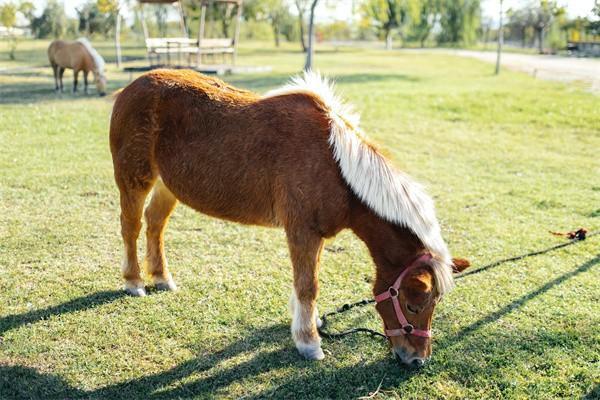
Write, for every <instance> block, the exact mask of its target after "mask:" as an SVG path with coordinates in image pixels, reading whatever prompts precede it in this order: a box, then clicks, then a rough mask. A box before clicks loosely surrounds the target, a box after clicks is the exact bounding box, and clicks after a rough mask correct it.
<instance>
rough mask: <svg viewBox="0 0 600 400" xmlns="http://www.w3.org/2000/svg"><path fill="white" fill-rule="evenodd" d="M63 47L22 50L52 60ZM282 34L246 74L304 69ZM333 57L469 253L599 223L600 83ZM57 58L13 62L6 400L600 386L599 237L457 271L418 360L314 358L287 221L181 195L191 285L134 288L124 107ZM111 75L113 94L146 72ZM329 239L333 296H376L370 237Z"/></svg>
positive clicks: (357, 354)
mask: <svg viewBox="0 0 600 400" xmlns="http://www.w3.org/2000/svg"><path fill="white" fill-rule="evenodd" d="M45 46H46V44H45V43H38V44H36V43H35V42H29V43H24V44H23V45H22V46H21V47H20V49H21V50H20V51H21V52H22V53H20V54H23V55H24V57H23V58H24V59H26V60H33V58H36V59H40V60H42V61H41V63H42V64H43V57H41V58H39V56H38V53H37V52H38V51H44V50H43V49H45ZM264 47H265V48H262V49H261V48H259V47H252V48H246V49H242V56H241V63H243V64H255V65H265V64H267V65H271V66H273V72H271V73H266V74H256V75H238V76H229V77H226V80H227V81H229V82H231V83H233V84H235V85H238V86H240V87H244V88H248V89H252V90H256V91H259V92H264V91H266V90H268V89H270V88H273V87H276V86H277V85H280V84H281V83H283V82H284V81H286V79H287V77H288V76H289V75H291V74H294V73H296V72H297V71H298V69H299V67H300V66H301V65H302V60H303V57H302V55H301V54H300V53H298V52H296V51H295V50H293V49H291V48H289V49H283V50H279V51H275V50H272V49H270V48H268V47H267V46H264ZM28 51H29V52H30V55H29V56H27V55H25V53H27V52H28ZM0 59H1V60H2V63H3V64H2V65H3V66H8V67H10V66H11V65H12V64H11V63H10V62H7V61H6V55H5V53H0ZM316 60H317V67H318V68H319V69H320V70H321V71H322V72H324V73H326V74H327V75H331V76H333V77H335V78H336V79H337V81H338V89H339V91H340V92H341V93H342V94H343V95H344V97H345V98H347V99H348V100H349V101H351V102H352V103H354V104H355V106H356V108H357V109H358V110H360V111H361V112H362V116H363V127H364V129H365V131H366V132H367V133H368V135H369V136H370V138H371V139H372V140H373V141H375V142H377V143H379V144H380V145H381V147H382V148H383V150H384V152H385V153H386V154H387V155H388V156H389V157H390V158H391V159H392V160H393V161H394V163H395V164H396V165H397V166H398V167H399V168H401V169H403V170H405V171H407V172H409V173H410V174H412V175H413V176H415V177H416V178H418V179H419V180H421V181H423V182H424V183H426V185H427V186H428V188H429V191H430V193H431V194H432V195H433V196H434V197H435V199H436V204H437V209H438V215H439V217H440V220H441V223H442V228H443V231H444V235H445V237H446V239H447V241H448V243H449V246H450V247H451V249H452V251H453V253H454V254H455V255H457V256H464V257H467V258H470V259H471V261H472V262H473V264H474V265H475V267H477V266H480V265H484V264H486V263H488V262H491V261H493V260H496V259H499V258H503V257H506V256H509V255H515V254H520V253H524V252H526V251H530V250H534V249H539V248H544V247H547V246H550V245H553V244H556V243H561V242H562V240H563V239H560V238H556V237H554V236H551V235H550V234H549V233H548V231H549V230H557V231H565V230H570V229H573V228H578V227H580V226H585V227H587V228H588V229H590V230H598V229H600V157H599V149H600V97H598V96H594V95H592V94H589V93H586V92H584V91H582V90H581V89H579V88H576V87H572V86H564V85H561V84H556V83H547V82H542V81H536V80H534V79H532V78H531V77H529V76H527V75H525V74H519V73H511V72H505V73H503V74H502V75H501V76H500V77H494V76H493V75H492V74H491V73H492V67H491V66H489V65H487V64H484V63H480V62H477V61H474V60H471V59H463V58H456V57H451V56H447V55H433V54H432V55H422V54H403V53H398V52H394V53H386V52H383V51H369V50H360V49H344V50H343V51H335V50H334V49H324V50H323V51H322V52H320V53H318V54H317V56H316ZM25 64H26V62H24V61H19V62H17V63H16V64H14V65H15V66H22V65H25ZM50 73H51V71H50V69H49V68H35V69H29V70H23V71H20V72H18V71H17V72H14V73H12V74H10V75H9V74H0V148H1V151H0V398H1V399H13V398H35V399H38V398H39V399H64V398H69V399H73V398H90V399H100V398H102V399H106V398H111V399H112V398H114V399H118V398H123V399H155V398H156V399H158V398H165V399H166V398H200V399H202V398H214V397H220V398H240V397H244V398H263V397H274V398H286V399H290V398H291V399H304V398H306V399H309V398H344V399H345V398H358V397H361V396H368V395H369V393H373V392H374V391H375V390H376V389H377V387H378V385H381V387H380V390H379V392H378V394H377V396H378V397H379V398H409V399H423V398H456V399H461V398H478V399H497V398H522V399H525V398H527V399H529V398H538V399H548V398H557V399H558V398H560V399H562V398H582V397H586V398H599V397H600V386H599V385H600V329H598V327H599V326H600V279H598V275H599V272H600V268H599V267H600V254H599V253H600V252H599V251H598V249H599V248H600V246H599V243H600V237H598V236H596V237H593V238H590V239H589V240H588V241H585V242H582V243H579V244H577V245H574V246H569V247H567V248H565V249H561V250H558V251H556V252H552V253H548V254H544V255H541V256H538V257H535V258H529V259H526V260H523V261H519V262H511V263H506V264H504V265H502V266H499V267H497V268H494V269H490V270H488V271H485V272H482V273H480V274H476V275H471V276H468V277H465V278H462V279H460V280H457V287H456V289H455V290H454V291H453V292H452V293H450V294H449V295H448V296H447V297H446V298H445V299H444V301H443V302H442V303H441V304H440V305H439V306H438V308H437V312H436V315H435V320H434V331H435V339H434V354H433V358H432V361H431V362H430V363H429V364H428V365H427V366H426V367H425V368H423V369H421V370H418V371H415V370H409V369H405V368H402V367H399V366H397V365H396V363H395V361H394V360H393V359H392V357H391V354H390V352H389V350H388V348H387V346H386V345H385V344H384V343H382V342H380V341H377V340H374V339H371V338H368V337H359V336H355V337H349V338H347V339H344V340H336V341H327V340H325V341H324V343H323V348H324V350H325V352H326V356H327V358H326V359H325V360H324V361H323V362H307V361H304V360H302V359H301V358H300V357H299V356H298V354H297V352H296V350H295V348H294V345H293V343H292V340H291V337H290V334H289V324H290V317H289V315H288V312H287V301H288V296H289V293H290V289H291V268H290V262H289V259H288V254H287V247H286V244H285V238H284V235H283V232H282V231H280V230H273V229H265V228H257V227H248V226H240V225H236V224H231V223H226V222H223V221H220V220H215V219H211V218H208V217H206V216H203V215H200V214H197V213H195V212H192V211H191V210H190V209H187V208H186V207H184V206H179V207H178V208H177V209H176V211H175V213H174V216H173V218H172V219H171V223H170V226H169V229H168V231H167V235H166V239H167V256H168V257H169V261H170V265H171V270H172V272H173V274H174V277H175V280H176V281H177V283H178V285H179V287H180V290H179V291H178V292H175V293H151V295H149V296H147V297H145V298H131V297H127V296H125V295H123V293H122V292H121V291H120V288H121V285H122V282H121V279H120V276H119V265H120V260H121V241H120V235H119V222H118V221H119V217H118V216H119V208H118V192H117V190H116V187H115V185H114V182H113V178H112V162H111V159H110V153H109V149H108V120H109V114H110V111H111V102H110V100H107V98H104V99H101V98H98V97H95V96H87V97H86V96H83V95H81V94H79V95H72V94H70V93H65V94H63V95H56V94H54V93H53V91H52V86H53V83H52V79H51V74H50ZM108 75H109V79H110V89H111V90H116V89H118V88H120V87H122V86H124V85H125V84H127V82H128V80H129V76H128V75H127V74H124V73H121V72H119V71H117V70H116V68H115V67H114V66H112V67H111V66H109V71H108ZM65 83H66V86H67V87H69V88H70V85H71V75H70V74H69V73H67V74H66V78H65ZM190 112H193V110H190ZM142 236H143V235H142ZM139 246H140V248H143V247H142V246H143V240H142V241H141V242H140V244H139ZM327 249H328V251H325V252H324V254H323V259H322V272H321V275H320V280H321V294H320V299H319V307H320V310H321V311H327V310H332V309H333V308H335V307H337V306H339V305H340V303H343V302H348V301H354V300H358V299H361V298H365V297H370V281H371V277H372V275H373V267H372V263H371V260H370V257H369V256H368V254H367V251H366V248H365V247H364V245H363V244H362V243H361V242H360V241H359V240H358V239H357V238H356V237H354V236H353V235H352V234H351V233H350V232H343V233H342V234H340V235H339V236H338V237H337V238H336V239H335V240H333V241H330V242H328V244H327ZM356 325H361V326H368V327H371V328H373V329H380V322H379V319H378V317H377V315H376V313H375V311H374V309H373V308H366V309H364V310H359V311H357V312H355V313H353V314H351V315H348V316H344V317H343V318H340V319H338V320H336V323H335V324H334V326H333V327H334V328H344V327H350V326H356Z"/></svg>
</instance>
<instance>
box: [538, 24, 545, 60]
mask: <svg viewBox="0 0 600 400" xmlns="http://www.w3.org/2000/svg"><path fill="white" fill-rule="evenodd" d="M536 33H537V37H538V50H539V52H540V54H543V53H544V28H536Z"/></svg>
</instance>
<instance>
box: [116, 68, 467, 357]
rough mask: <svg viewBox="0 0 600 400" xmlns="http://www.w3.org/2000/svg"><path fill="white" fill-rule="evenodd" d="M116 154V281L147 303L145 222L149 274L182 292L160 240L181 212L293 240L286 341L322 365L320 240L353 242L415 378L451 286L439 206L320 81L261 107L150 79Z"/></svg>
mask: <svg viewBox="0 0 600 400" xmlns="http://www.w3.org/2000/svg"><path fill="white" fill-rule="evenodd" d="M110 147H111V153H112V157H113V165H114V173H115V180H116V183H117V186H118V188H119V191H120V202H121V233H122V237H123V241H124V246H125V257H124V260H123V265H122V273H123V277H124V279H125V288H126V290H127V292H128V293H130V294H132V295H137V296H143V295H145V289H144V282H143V280H142V276H141V273H140V266H139V263H138V256H137V250H136V249H137V248H136V241H137V238H138V235H139V232H140V229H141V226H142V223H141V218H142V213H143V208H144V200H145V199H146V196H147V195H148V194H149V192H150V191H151V190H152V189H154V190H153V194H152V199H151V200H150V203H149V205H148V207H147V208H146V210H145V218H146V222H147V230H146V237H147V249H146V270H147V272H148V274H149V275H150V277H151V279H152V280H153V282H154V284H155V285H156V286H157V288H159V289H164V290H175V289H176V286H175V283H174V282H173V279H172V276H171V274H170V273H169V271H168V269H167V261H166V258H165V254H164V244H163V232H164V229H165V226H166V224H167V220H168V218H169V215H170V214H171V212H172V211H173V209H174V207H175V205H176V203H177V201H181V202H182V203H184V204H186V205H188V206H190V207H192V208H194V209H196V210H198V211H200V212H202V213H204V214H207V215H210V216H213V217H217V218H222V219H226V220H230V221H235V222H240V223H243V224H255V225H262V226H275V227H282V228H283V229H285V232H286V235H287V242H288V246H289V251H290V257H291V261H292V265H293V286H294V289H293V292H292V297H291V310H292V314H293V320H292V328H291V330H292V337H293V339H294V342H295V344H296V347H297V349H298V350H299V352H300V353H301V354H302V355H303V356H304V357H306V358H308V359H322V358H323V357H324V354H323V351H322V349H321V339H320V337H319V334H318V331H317V324H319V322H320V321H319V318H318V313H317V308H316V298H317V292H318V279H317V273H318V269H319V257H320V255H321V252H322V250H323V242H324V238H330V237H333V236H334V235H336V234H337V233H338V232H340V231H341V230H342V229H345V228H349V229H352V230H353V231H354V232H355V233H356V235H357V236H358V237H359V238H360V239H362V240H363V241H364V242H365V243H366V245H367V247H368V249H369V251H370V253H371V256H372V258H373V260H374V262H375V265H376V279H375V284H374V288H373V290H374V292H375V293H376V294H378V293H381V294H380V295H378V296H377V301H378V305H377V307H376V308H377V310H378V312H379V314H380V315H381V317H382V319H383V322H384V325H385V329H386V334H387V335H388V337H389V338H390V341H391V344H392V348H393V352H394V353H395V355H396V357H397V358H398V359H400V360H401V361H403V362H404V363H407V364H411V365H416V366H420V365H422V364H423V363H424V362H425V361H426V360H427V359H428V358H429V356H430V353H431V330H430V327H431V320H432V314H433V309H434V307H435V305H436V303H437V301H438V300H439V299H440V297H441V296H442V295H443V294H444V293H446V292H448V291H449V290H450V289H451V287H452V286H453V277H452V272H453V269H454V272H457V271H459V270H462V269H464V268H466V267H467V266H468V262H467V261H466V260H452V259H451V257H450V253H449V251H448V248H447V247H446V244H445V242H444V240H443V239H442V236H441V233H440V227H439V224H438V221H437V219H436V216H435V210H434V206H433V201H432V200H431V198H430V197H429V196H428V195H427V194H426V193H425V192H424V190H423V189H422V187H421V186H420V185H419V184H417V183H415V182H414V181H412V180H411V179H410V178H409V177H408V176H407V175H405V174H403V173H401V172H399V171H396V170H395V169H393V168H392V167H391V166H390V164H389V162H388V161H387V160H386V159H385V158H384V157H383V156H382V155H381V154H380V153H379V152H378V151H377V150H376V149H375V147H374V146H373V145H371V144H369V143H367V142H366V141H365V140H364V139H362V137H361V131H360V129H359V128H358V118H357V116H355V115H354V114H352V112H351V111H350V109H349V107H347V106H346V105H345V104H344V103H342V102H341V101H340V100H339V99H338V98H337V97H336V96H335V94H334V92H333V87H332V86H330V85H329V83H328V82H327V81H326V80H323V79H321V77H320V76H319V75H318V74H314V73H307V74H305V75H304V77H298V78H295V79H294V80H293V81H292V82H291V83H290V84H289V85H288V86H285V87H283V88H281V89H279V90H275V91H273V92H270V93H268V94H266V95H265V96H259V95H257V94H254V93H251V92H248V91H244V90H240V89H237V88H235V87H232V86H230V85H228V84H226V83H224V82H222V81H220V80H218V79H215V78H211V77H207V76H203V75H200V74H198V73H196V72H193V71H185V70H179V71H172V70H155V71H152V72H149V73H146V74H145V75H142V76H141V77H139V78H138V79H136V80H135V81H134V82H132V83H131V84H130V85H129V86H127V87H126V88H125V89H124V90H123V91H122V92H121V93H120V94H119V95H118V97H117V99H116V102H115V104H114V108H113V113H112V118H111V125H110Z"/></svg>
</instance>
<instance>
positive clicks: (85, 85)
mask: <svg viewBox="0 0 600 400" xmlns="http://www.w3.org/2000/svg"><path fill="white" fill-rule="evenodd" d="M83 93H85V94H88V71H85V70H84V71H83Z"/></svg>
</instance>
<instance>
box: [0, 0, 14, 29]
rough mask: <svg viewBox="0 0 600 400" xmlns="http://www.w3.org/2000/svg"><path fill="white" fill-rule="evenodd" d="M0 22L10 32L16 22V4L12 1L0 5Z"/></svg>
mask: <svg viewBox="0 0 600 400" xmlns="http://www.w3.org/2000/svg"><path fill="white" fill-rule="evenodd" d="M0 22H1V23H2V25H3V26H4V27H5V28H6V29H7V30H8V31H9V32H10V31H11V30H12V28H14V27H15V24H16V23H17V6H16V5H15V4H14V3H6V4H3V5H0Z"/></svg>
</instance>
